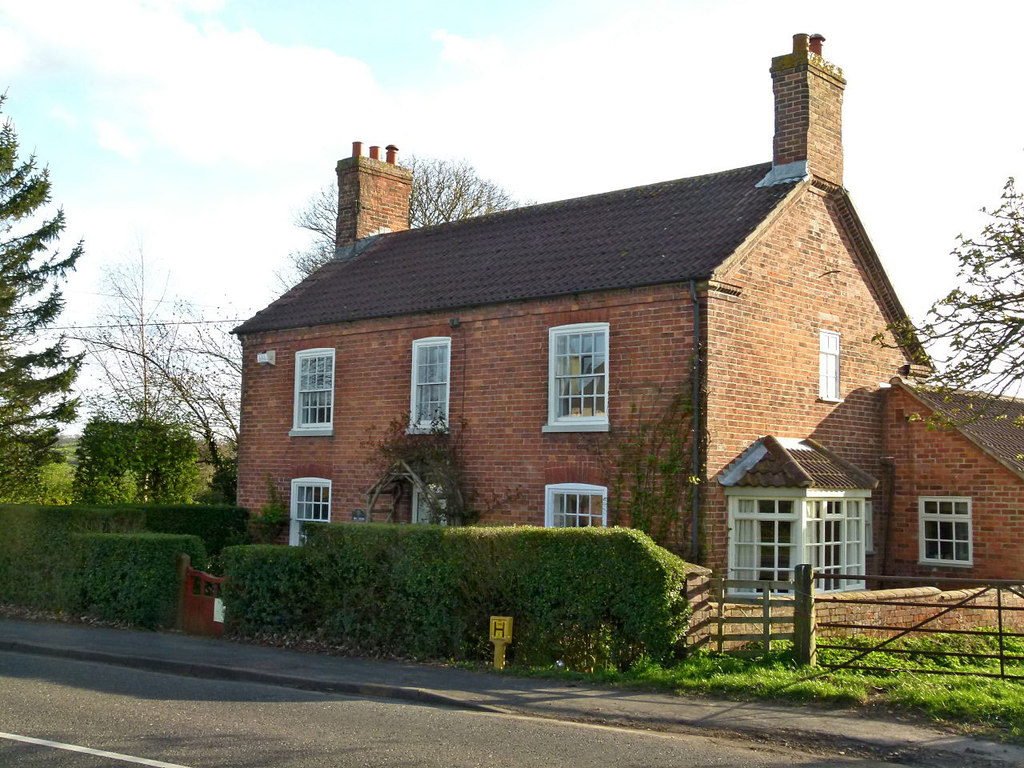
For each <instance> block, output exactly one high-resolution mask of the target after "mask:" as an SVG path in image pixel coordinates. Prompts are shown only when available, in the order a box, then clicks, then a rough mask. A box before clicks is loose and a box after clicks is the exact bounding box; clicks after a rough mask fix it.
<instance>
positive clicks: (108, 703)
mask: <svg viewBox="0 0 1024 768" xmlns="http://www.w3.org/2000/svg"><path fill="white" fill-rule="evenodd" d="M0 733H2V735H0V766H3V767H5V768H6V766H12V767H18V768H20V767H21V766H28V767H35V766H47V768H97V767H99V766H103V767H104V768H106V767H107V766H110V767H111V768H113V767H115V766H116V767H118V768H126V767H127V766H130V765H150V766H160V765H161V764H163V765H165V766H166V765H167V764H170V765H172V766H187V767H188V768H206V767H207V766H209V767H211V768H212V767H213V766H266V767H267V768H271V767H273V768H291V767H292V766H332V767H333V766H439V767H440V766H444V767H445V768H453V767H457V766H488V767H490V766H512V765H514V766H517V767H519V766H526V767H528V766H645V768H646V767H648V766H650V767H653V768H656V767H657V766H674V767H675V768H680V767H683V766H693V767H694V768H696V767H697V766H700V768H704V767H705V766H742V768H760V767H761V766H764V767H765V768H768V767H769V766H789V767H790V768H797V767H803V766H820V767H822V768H824V767H825V766H837V767H838V766H858V767H867V766H881V765H884V764H883V763H878V762H874V761H870V760H861V759H855V758H847V757H844V756H841V755H836V756H831V757H830V756H823V755H812V754H807V753H805V752H799V751H794V750H791V749H787V748H786V747H784V746H780V745H756V744H752V743H750V742H746V741H743V740H735V741H733V740H729V739H725V738H722V737H717V738H706V737H701V736H693V735H682V734H666V733H656V732H650V731H638V730H631V729H625V728H610V727H605V726H594V725H585V724H579V723H572V722H565V721H556V720H547V719H542V718H532V717H522V716H512V715H495V714H486V713H477V712H467V711H463V710H456V709H446V708H440V707H429V706H424V705H416V704H407V703H401V702H396V701H386V700H379V699H359V698H353V697H345V696H333V695H326V694H318V693H310V692H305V691H296V690H292V689H288V688H278V687H273V686H264V685H254V684H250V683H232V682H223V681H212V680H200V679H195V678H189V677H178V676H174V675H164V674H156V673H150V672H141V671H137V670H130V669H124V668H120V667H112V666H106V665H101V664H91V663H85V662H78V661H68V660H63V659H50V658H43V657H36V656H28V655H21V654H16V653H0ZM26 738H28V739H38V740H45V741H48V742H53V743H54V745H47V744H39V743H31V742H26V741H25V740H24V739H26ZM57 745H63V746H57ZM69 746H74V747H81V748H86V749H92V750H101V751H105V752H109V753H116V755H117V756H109V755H108V756H103V755H97V754H91V753H90V754H87V753H82V752H74V751H69V750H68V748H67V747H69ZM827 746H828V745H822V747H823V750H824V749H827Z"/></svg>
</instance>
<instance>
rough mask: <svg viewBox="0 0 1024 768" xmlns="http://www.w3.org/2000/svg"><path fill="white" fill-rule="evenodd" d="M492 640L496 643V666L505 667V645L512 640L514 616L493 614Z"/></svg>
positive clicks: (498, 667)
mask: <svg viewBox="0 0 1024 768" xmlns="http://www.w3.org/2000/svg"><path fill="white" fill-rule="evenodd" d="M491 642H492V643H494V668H495V669H504V668H505V646H507V645H508V644H509V643H511V642H512V617H511V616H491Z"/></svg>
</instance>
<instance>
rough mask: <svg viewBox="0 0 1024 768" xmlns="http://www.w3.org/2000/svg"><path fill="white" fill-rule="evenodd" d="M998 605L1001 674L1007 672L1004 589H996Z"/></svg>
mask: <svg viewBox="0 0 1024 768" xmlns="http://www.w3.org/2000/svg"><path fill="white" fill-rule="evenodd" d="M996 605H997V606H999V613H998V616H999V674H1000V675H1003V674H1005V673H1006V661H1005V660H1004V658H1003V656H1004V648H1003V590H1001V589H996Z"/></svg>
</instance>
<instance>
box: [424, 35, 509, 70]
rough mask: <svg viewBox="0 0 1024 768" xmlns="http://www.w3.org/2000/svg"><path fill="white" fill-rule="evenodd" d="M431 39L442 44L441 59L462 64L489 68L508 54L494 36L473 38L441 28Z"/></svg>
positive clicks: (500, 61) (496, 64) (497, 63)
mask: <svg viewBox="0 0 1024 768" xmlns="http://www.w3.org/2000/svg"><path fill="white" fill-rule="evenodd" d="M430 39H431V40H435V41H436V42H439V43H440V44H441V52H440V54H439V56H440V59H441V61H445V62H448V63H451V64H458V65H460V66H467V67H474V68H488V69H489V68H492V67H495V66H499V65H500V64H501V63H502V62H503V61H504V60H505V59H506V57H507V54H508V52H507V51H506V50H505V47H504V46H503V45H502V44H501V42H499V41H498V40H496V39H494V38H489V39H487V40H473V39H470V38H468V37H461V36H460V35H453V34H452V33H450V32H449V31H448V30H446V29H439V30H437V31H435V32H434V33H433V34H432V35H431V36H430Z"/></svg>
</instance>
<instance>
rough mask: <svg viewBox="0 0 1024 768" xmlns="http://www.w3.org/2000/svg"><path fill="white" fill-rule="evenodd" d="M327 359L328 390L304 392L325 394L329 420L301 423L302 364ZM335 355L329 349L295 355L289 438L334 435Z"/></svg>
mask: <svg viewBox="0 0 1024 768" xmlns="http://www.w3.org/2000/svg"><path fill="white" fill-rule="evenodd" d="M320 357H329V358H330V361H331V362H330V373H331V386H330V389H317V390H312V389H311V390H305V391H308V392H327V393H328V396H327V400H328V402H327V405H326V406H325V407H326V408H328V409H329V411H330V418H329V419H328V420H327V421H325V422H303V420H302V410H303V409H302V395H303V392H304V390H302V389H301V387H302V363H303V361H305V360H309V359H314V358H320ZM334 361H335V354H334V349H332V348H330V347H319V348H317V349H301V350H299V351H298V352H296V353H295V384H294V389H293V393H294V394H293V406H292V429H291V431H290V432H289V433H288V434H289V435H290V436H292V437H295V436H305V435H330V434H333V433H334V412H335V407H334V405H335V404H334V389H335V384H336V383H337V382H336V378H335V375H334V371H335V365H334Z"/></svg>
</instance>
